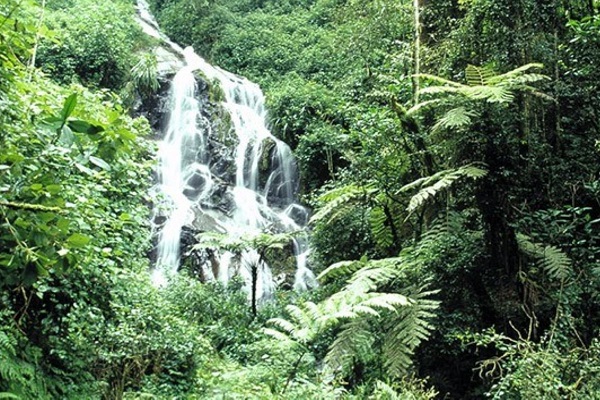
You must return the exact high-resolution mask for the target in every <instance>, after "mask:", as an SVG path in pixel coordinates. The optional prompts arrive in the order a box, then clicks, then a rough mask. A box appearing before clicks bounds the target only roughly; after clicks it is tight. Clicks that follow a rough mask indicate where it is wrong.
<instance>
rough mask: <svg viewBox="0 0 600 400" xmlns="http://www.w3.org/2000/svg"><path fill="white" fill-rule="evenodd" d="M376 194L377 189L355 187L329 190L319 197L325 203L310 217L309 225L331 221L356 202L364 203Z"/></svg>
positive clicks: (349, 186)
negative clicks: (324, 220)
mask: <svg viewBox="0 0 600 400" xmlns="http://www.w3.org/2000/svg"><path fill="white" fill-rule="evenodd" d="M376 192H377V189H375V188H365V187H361V186H356V185H348V186H343V187H341V188H336V189H334V190H331V191H329V192H327V193H325V194H324V195H323V196H321V197H320V200H321V201H326V202H327V203H326V204H325V205H324V206H323V207H321V209H320V210H319V211H318V212H317V213H316V214H315V215H313V216H312V218H311V219H310V223H312V224H314V223H316V222H319V221H321V220H323V219H325V218H327V219H328V220H329V221H333V220H335V219H336V218H337V217H338V216H339V215H340V214H342V213H343V212H344V211H346V210H347V209H348V208H349V207H350V206H352V205H353V204H355V203H356V202H357V201H360V202H365V201H366V200H367V199H369V198H370V197H372V196H373V195H374V194H375V193H376Z"/></svg>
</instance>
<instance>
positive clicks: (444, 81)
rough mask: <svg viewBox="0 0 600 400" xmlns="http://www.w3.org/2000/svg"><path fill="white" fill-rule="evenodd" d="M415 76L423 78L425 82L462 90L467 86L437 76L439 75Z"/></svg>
mask: <svg viewBox="0 0 600 400" xmlns="http://www.w3.org/2000/svg"><path fill="white" fill-rule="evenodd" d="M413 76H415V77H417V78H421V79H423V80H429V81H433V82H438V83H441V84H443V85H448V86H449V87H455V88H462V87H464V86H465V85H463V84H462V83H458V82H454V81H451V80H449V79H446V78H442V77H441V76H437V75H431V74H415V75H413ZM425 89H428V88H425ZM423 90H424V89H423Z"/></svg>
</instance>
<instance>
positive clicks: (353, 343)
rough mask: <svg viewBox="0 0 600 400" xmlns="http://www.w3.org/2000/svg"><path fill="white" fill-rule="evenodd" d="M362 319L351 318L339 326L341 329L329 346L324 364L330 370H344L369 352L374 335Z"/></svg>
mask: <svg viewBox="0 0 600 400" xmlns="http://www.w3.org/2000/svg"><path fill="white" fill-rule="evenodd" d="M369 328H370V326H369V324H368V322H367V321H366V320H364V319H354V320H351V321H349V322H347V323H345V324H344V325H342V327H341V331H340V332H339V333H338V335H337V337H336V338H335V340H334V341H333V343H332V344H331V346H330V347H329V351H328V352H327V355H326V356H325V364H326V365H327V366H328V367H329V368H330V369H332V370H334V371H335V370H345V369H347V368H349V367H350V366H351V365H352V363H353V362H354V361H355V360H359V361H363V360H362V359H363V358H364V355H366V354H370V353H371V352H370V350H371V347H372V346H373V343H374V340H375V337H374V335H373V334H372V332H371V330H370V329H369Z"/></svg>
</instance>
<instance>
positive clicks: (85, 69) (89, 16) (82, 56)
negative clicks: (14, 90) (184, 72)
mask: <svg viewBox="0 0 600 400" xmlns="http://www.w3.org/2000/svg"><path fill="white" fill-rule="evenodd" d="M74 10H76V11H75V12H74ZM132 11H133V10H132V6H131V4H129V3H126V2H121V1H117V0H115V1H110V2H94V1H90V0H78V1H77V2H76V4H74V5H73V6H72V8H63V9H57V10H55V11H52V12H50V13H49V16H48V19H47V21H48V25H49V27H50V28H51V29H53V30H54V31H55V32H56V33H55V36H56V39H57V40H56V42H49V41H43V42H42V43H41V45H40V47H39V52H38V58H37V63H38V65H39V66H40V67H41V68H42V70H44V71H45V72H47V73H49V74H50V75H51V76H52V77H53V78H54V79H56V80H57V81H58V82H62V83H69V82H72V81H76V82H77V81H79V82H82V83H83V84H85V85H88V86H95V87H105V88H111V89H118V88H120V87H122V86H123V85H124V83H125V79H126V78H127V76H128V73H129V70H130V69H131V67H132V65H133V62H134V59H133V54H134V50H135V49H136V47H137V46H139V45H140V43H142V42H143V41H144V39H143V38H144V36H142V34H141V29H140V28H139V26H138V25H137V23H136V22H135V20H134V19H133V12H132Z"/></svg>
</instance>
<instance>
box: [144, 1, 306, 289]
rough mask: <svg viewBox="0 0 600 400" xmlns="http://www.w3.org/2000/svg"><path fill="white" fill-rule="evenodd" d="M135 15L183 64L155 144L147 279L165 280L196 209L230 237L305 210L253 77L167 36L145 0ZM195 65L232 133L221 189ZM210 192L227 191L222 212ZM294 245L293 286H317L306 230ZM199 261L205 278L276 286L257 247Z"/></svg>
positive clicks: (284, 225)
mask: <svg viewBox="0 0 600 400" xmlns="http://www.w3.org/2000/svg"><path fill="white" fill-rule="evenodd" d="M138 19H139V20H140V23H141V24H142V27H143V28H144V31H145V32H146V33H148V34H149V35H151V36H153V37H156V38H160V39H161V40H162V41H163V42H164V43H165V44H166V45H168V46H169V47H170V49H171V50H172V51H173V52H175V53H177V54H179V55H180V56H181V58H182V59H183V63H182V65H183V67H181V68H180V69H179V71H178V72H177V73H176V74H175V77H174V78H173V80H172V83H171V92H170V99H169V117H168V121H167V124H166V126H165V128H164V130H163V133H164V139H163V140H162V141H161V143H160V144H159V151H158V158H159V163H158V165H159V166H158V173H157V176H158V181H159V182H158V184H157V188H156V191H157V192H158V197H159V199H160V200H159V205H158V206H157V211H156V212H157V215H160V216H161V217H162V219H163V220H164V222H163V223H162V224H161V226H160V228H159V229H160V231H159V232H158V244H157V261H156V265H155V268H154V271H153V281H154V282H155V283H156V284H157V285H164V284H165V282H166V277H167V276H169V275H171V274H174V273H176V271H177V270H178V268H179V265H180V262H181V258H182V254H180V249H181V236H182V229H183V228H184V227H185V226H190V225H192V224H193V223H194V221H195V220H198V219H201V218H199V216H202V215H204V216H207V218H210V219H211V221H212V224H211V225H212V226H210V227H206V230H212V231H217V232H220V233H223V234H226V235H228V236H231V237H234V238H239V237H243V236H245V235H249V234H250V235H252V234H254V235H256V234H259V233H260V232H265V231H268V232H270V233H281V232H296V231H301V230H302V229H303V227H304V226H305V225H306V222H307V215H308V213H307V210H306V209H305V208H304V207H302V206H301V205H299V204H297V203H296V191H297V187H298V172H297V167H296V163H295V160H294V158H293V155H292V153H291V150H290V148H289V146H287V145H286V144H285V143H284V142H282V141H281V140H279V139H277V138H276V137H274V136H273V135H272V134H271V132H270V131H269V129H268V127H267V110H266V108H265V100H264V96H263V93H262V91H261V90H260V88H259V87H258V85H256V84H255V83H253V82H250V81H249V80H247V79H245V78H243V77H240V76H237V75H235V74H232V73H230V72H227V71H224V70H222V69H220V68H218V67H214V66H212V65H210V64H209V63H207V62H206V61H205V60H204V59H202V57H200V56H199V55H197V54H196V53H195V52H194V50H193V49H192V48H191V47H188V48H186V49H181V48H180V47H179V46H178V45H177V44H175V43H173V42H171V41H170V40H169V39H168V38H167V37H165V36H164V35H163V34H162V33H160V31H159V29H158V25H157V24H156V21H154V19H153V18H152V16H151V14H150V13H149V11H148V6H147V4H146V3H145V0H139V1H138ZM197 71H199V72H201V74H202V75H204V76H205V77H206V78H207V80H208V81H209V82H210V83H211V84H214V82H218V84H219V86H220V88H221V89H222V91H223V94H224V100H223V101H222V102H221V107H222V108H223V109H224V110H226V112H227V113H228V116H229V120H230V122H231V129H232V132H231V134H232V136H233V137H235V143H236V144H235V150H234V151H233V152H232V153H233V157H232V160H230V163H231V166H230V168H231V169H233V170H234V173H232V174H231V179H230V181H229V182H227V183H226V187H227V190H226V191H225V192H224V191H223V190H222V186H223V184H222V183H221V185H217V184H215V182H216V181H219V180H220V179H221V177H218V178H217V175H218V174H217V173H216V172H215V169H216V168H217V167H216V166H217V165H221V164H222V162H223V160H215V159H214V154H211V138H212V135H213V132H212V131H211V122H210V121H209V120H208V119H207V118H206V117H204V116H203V113H202V110H203V107H206V106H208V105H207V104H203V102H202V100H201V96H199V95H198V92H199V88H198V82H197V80H196V77H195V73H196V72H197ZM220 168H222V166H221V167H220ZM219 188H221V189H219ZM215 196H227V198H228V201H229V203H230V204H231V206H230V208H229V209H228V210H227V212H223V211H222V210H221V211H219V210H218V209H217V207H216V206H215V203H216V202H218V200H215ZM201 229H202V230H204V227H201ZM293 248H294V254H295V256H296V261H297V263H296V264H297V270H296V274H295V281H294V285H293V286H294V288H295V289H297V290H306V289H309V288H312V287H315V286H316V285H317V283H316V279H315V277H314V275H313V273H312V271H311V270H310V269H309V268H308V267H307V264H306V260H307V256H308V253H309V248H308V245H307V240H306V238H297V239H295V240H294V243H293ZM201 262H202V263H203V264H202V265H201V270H202V273H203V275H204V279H206V280H218V281H220V282H223V283H227V282H228V281H229V280H230V279H231V278H232V277H233V276H234V275H239V276H240V277H241V278H242V279H243V280H244V281H245V282H246V288H247V289H249V288H250V285H251V283H252V280H253V279H255V286H256V293H255V294H256V298H257V299H259V300H260V299H266V298H269V297H270V296H271V294H272V292H273V291H274V289H275V282H274V278H273V273H272V271H271V267H270V266H269V265H267V263H266V261H265V260H264V259H262V258H261V256H260V255H259V253H258V252H257V251H256V250H247V251H244V252H242V253H241V254H238V255H234V254H232V253H231V252H228V251H223V252H220V253H217V252H215V253H214V254H211V256H210V257H206V258H205V259H204V260H203V261H201ZM253 271H254V273H255V274H256V276H255V277H254V278H253V277H252V272H253ZM249 297H250V293H249Z"/></svg>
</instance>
